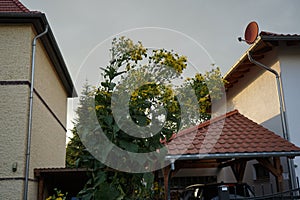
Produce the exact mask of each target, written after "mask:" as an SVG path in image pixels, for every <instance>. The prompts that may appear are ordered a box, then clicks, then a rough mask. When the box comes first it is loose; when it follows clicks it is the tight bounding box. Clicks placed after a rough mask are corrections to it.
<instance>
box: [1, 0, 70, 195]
mask: <svg viewBox="0 0 300 200" xmlns="http://www.w3.org/2000/svg"><path fill="white" fill-rule="evenodd" d="M0 33H1V34H0V44H1V45H0V68H1V73H0V94H1V98H0V108H1V115H0V136H1V140H0V158H1V159H0V199H23V197H24V199H27V198H28V199H30V200H32V199H36V198H37V191H38V189H37V186H38V182H37V179H36V178H35V176H34V169H35V168H49V167H64V166H65V144H66V117H67V98H71V97H74V96H76V92H75V90H74V85H73V82H72V80H71V77H70V74H69V72H68V69H67V66H66V64H65V62H64V59H63V56H62V54H61V52H60V50H59V46H58V44H57V43H56V40H55V37H54V35H53V32H52V31H51V27H50V26H49V23H48V21H47V18H46V16H45V14H44V13H41V12H37V11H30V10H28V9H27V8H26V7H25V6H24V5H23V4H22V3H20V2H19V1H18V0H0ZM33 69H34V70H33ZM32 72H34V73H32ZM33 78H34V79H33ZM32 80H33V82H32ZM31 99H32V101H31ZM25 196H26V197H27V198H25Z"/></svg>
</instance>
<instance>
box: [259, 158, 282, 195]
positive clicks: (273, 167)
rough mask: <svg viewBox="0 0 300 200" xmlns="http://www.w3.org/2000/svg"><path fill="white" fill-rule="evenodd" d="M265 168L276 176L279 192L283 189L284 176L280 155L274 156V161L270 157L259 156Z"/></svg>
mask: <svg viewBox="0 0 300 200" xmlns="http://www.w3.org/2000/svg"><path fill="white" fill-rule="evenodd" d="M256 160H257V161H258V162H259V163H260V164H261V165H262V166H263V167H264V168H265V169H267V170H268V171H269V172H271V173H272V174H273V175H274V176H275V178H276V188H277V192H282V191H283V176H282V172H283V170H282V166H281V163H280V157H273V163H272V162H270V160H269V159H268V158H257V159H256Z"/></svg>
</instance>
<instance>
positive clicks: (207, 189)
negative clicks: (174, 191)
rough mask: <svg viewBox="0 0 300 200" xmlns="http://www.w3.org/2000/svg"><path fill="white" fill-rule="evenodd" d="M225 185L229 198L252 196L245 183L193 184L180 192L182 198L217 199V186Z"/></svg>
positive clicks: (183, 199)
mask: <svg viewBox="0 0 300 200" xmlns="http://www.w3.org/2000/svg"><path fill="white" fill-rule="evenodd" d="M220 186H222V187H226V188H227V190H228V193H229V199H240V198H243V197H253V196H254V194H253V192H252V191H251V189H250V187H249V186H248V185H247V184H237V183H231V184H211V185H198V186H197V185H195V186H190V187H188V188H187V189H186V190H185V191H184V192H183V193H182V198H181V199H182V200H193V199H200V200H217V199H219V197H218V190H219V187H220Z"/></svg>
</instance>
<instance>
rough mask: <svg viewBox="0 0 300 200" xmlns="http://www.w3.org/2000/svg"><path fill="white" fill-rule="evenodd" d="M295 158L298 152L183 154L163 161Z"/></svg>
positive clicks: (299, 153) (299, 152) (299, 154)
mask: <svg viewBox="0 0 300 200" xmlns="http://www.w3.org/2000/svg"><path fill="white" fill-rule="evenodd" d="M295 156H300V151H287V152H282V151H280V152H242V153H238V152H237V153H211V154H210V153H206V154H183V155H167V156H166V157H165V159H166V160H199V159H221V158H259V157H295Z"/></svg>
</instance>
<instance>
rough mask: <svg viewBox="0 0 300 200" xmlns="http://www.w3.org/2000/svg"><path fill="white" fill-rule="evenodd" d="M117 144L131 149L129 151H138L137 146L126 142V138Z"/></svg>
mask: <svg viewBox="0 0 300 200" xmlns="http://www.w3.org/2000/svg"><path fill="white" fill-rule="evenodd" d="M119 145H120V147H121V148H123V149H125V150H127V151H131V152H138V149H139V146H138V145H137V144H135V143H132V142H127V141H126V140H120V141H119Z"/></svg>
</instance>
